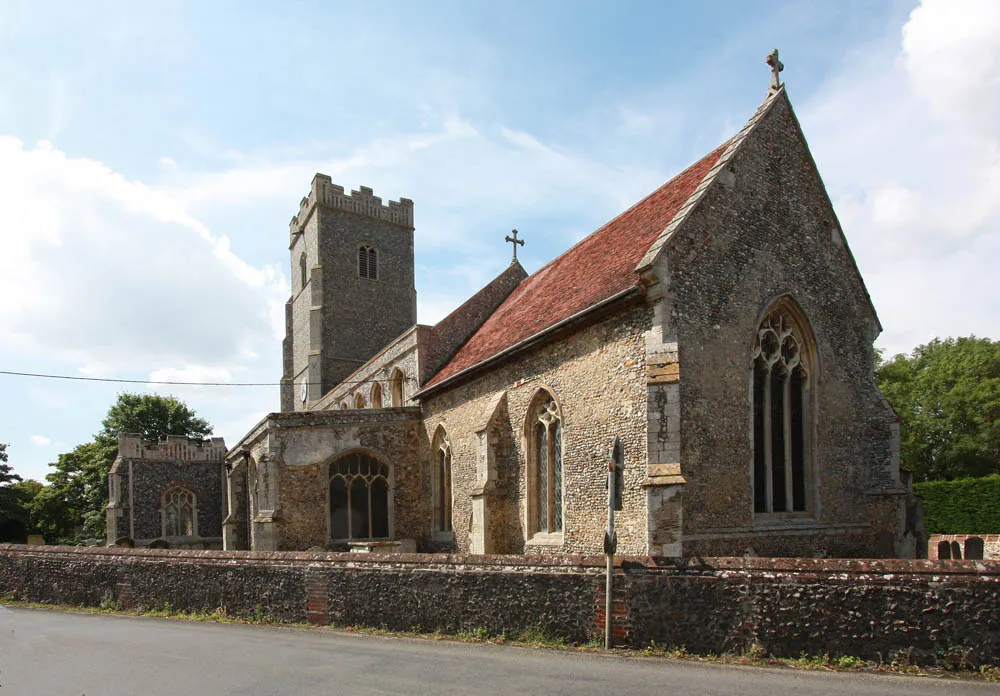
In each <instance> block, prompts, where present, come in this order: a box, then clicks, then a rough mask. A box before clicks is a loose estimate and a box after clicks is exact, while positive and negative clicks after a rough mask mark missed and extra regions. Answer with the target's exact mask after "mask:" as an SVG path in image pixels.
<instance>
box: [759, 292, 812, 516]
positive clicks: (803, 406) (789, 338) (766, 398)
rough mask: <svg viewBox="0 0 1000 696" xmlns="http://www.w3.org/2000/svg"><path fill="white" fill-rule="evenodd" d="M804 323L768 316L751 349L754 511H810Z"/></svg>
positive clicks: (780, 312) (779, 314)
mask: <svg viewBox="0 0 1000 696" xmlns="http://www.w3.org/2000/svg"><path fill="white" fill-rule="evenodd" d="M805 340H806V333H805V327H804V321H803V322H799V321H797V320H796V319H795V318H793V315H792V313H791V312H790V311H786V309H784V308H781V306H780V305H779V307H778V308H777V309H775V310H773V311H771V312H769V313H768V314H767V315H766V316H765V317H764V320H763V321H762V322H761V324H760V326H759V327H758V328H757V335H756V336H755V337H754V347H753V482H754V512H758V513H775V512H806V511H807V510H808V509H809V506H810V501H809V481H810V478H811V472H810V454H809V441H810V435H809V433H810V422H811V420H810V418H811V409H810V393H811V390H810V378H811V373H810V365H809V357H808V356H809V351H808V346H807V345H806V343H805Z"/></svg>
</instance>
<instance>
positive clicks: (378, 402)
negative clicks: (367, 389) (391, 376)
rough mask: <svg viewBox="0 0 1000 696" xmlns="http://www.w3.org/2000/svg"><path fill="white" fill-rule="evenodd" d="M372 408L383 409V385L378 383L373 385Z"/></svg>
mask: <svg viewBox="0 0 1000 696" xmlns="http://www.w3.org/2000/svg"><path fill="white" fill-rule="evenodd" d="M372 408H382V385H381V384H379V383H378V382H376V383H375V384H373V385H372Z"/></svg>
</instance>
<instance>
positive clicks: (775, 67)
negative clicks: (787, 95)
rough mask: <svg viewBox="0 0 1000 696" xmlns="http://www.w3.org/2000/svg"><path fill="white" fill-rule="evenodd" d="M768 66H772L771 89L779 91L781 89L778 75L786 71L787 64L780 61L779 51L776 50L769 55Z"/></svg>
mask: <svg viewBox="0 0 1000 696" xmlns="http://www.w3.org/2000/svg"><path fill="white" fill-rule="evenodd" d="M767 64H768V65H770V66H771V89H778V87H781V80H780V79H779V78H778V73H780V72H781V71H782V70H784V69H785V64H784V63H782V62H781V61H780V60H778V49H774V50H773V51H771V52H770V53H769V54H768V56H767Z"/></svg>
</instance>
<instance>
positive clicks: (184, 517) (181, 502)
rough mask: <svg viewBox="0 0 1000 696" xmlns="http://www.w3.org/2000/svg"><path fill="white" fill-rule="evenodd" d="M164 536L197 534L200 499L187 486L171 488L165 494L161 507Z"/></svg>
mask: <svg viewBox="0 0 1000 696" xmlns="http://www.w3.org/2000/svg"><path fill="white" fill-rule="evenodd" d="M161 517H162V522H163V536H165V537H183V536H195V535H196V531H195V530H196V529H197V520H198V499H197V497H196V496H195V494H194V493H193V492H191V491H189V490H187V489H186V488H171V489H170V490H169V491H167V492H166V493H164V494H163V506H162V509H161Z"/></svg>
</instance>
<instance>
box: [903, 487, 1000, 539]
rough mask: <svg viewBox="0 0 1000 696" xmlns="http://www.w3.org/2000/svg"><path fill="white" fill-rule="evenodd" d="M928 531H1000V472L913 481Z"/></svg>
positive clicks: (935, 532) (952, 532) (975, 532)
mask: <svg viewBox="0 0 1000 696" xmlns="http://www.w3.org/2000/svg"><path fill="white" fill-rule="evenodd" d="M913 491H914V493H916V495H917V498H919V499H920V502H921V503H923V505H924V525H925V527H926V528H927V533H928V534H1000V474H993V475H991V476H984V477H983V478H964V479H956V480H954V481H925V482H923V483H916V484H914V485H913Z"/></svg>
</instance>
